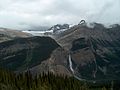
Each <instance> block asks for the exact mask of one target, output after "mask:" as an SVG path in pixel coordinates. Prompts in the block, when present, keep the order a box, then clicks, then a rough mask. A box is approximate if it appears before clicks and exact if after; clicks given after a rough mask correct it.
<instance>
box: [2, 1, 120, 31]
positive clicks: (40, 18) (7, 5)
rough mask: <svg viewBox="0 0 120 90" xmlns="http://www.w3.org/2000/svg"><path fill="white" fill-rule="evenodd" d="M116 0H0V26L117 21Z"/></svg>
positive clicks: (119, 19)
mask: <svg viewBox="0 0 120 90" xmlns="http://www.w3.org/2000/svg"><path fill="white" fill-rule="evenodd" d="M119 9H120V0H0V27H5V28H14V29H27V28H31V27H38V26H50V25H54V24H58V23H59V24H64V23H68V24H77V23H79V21H80V20H81V19H84V20H86V22H98V23H103V24H106V25H107V24H108V25H109V24H115V23H118V24H119V23H120V10H119Z"/></svg>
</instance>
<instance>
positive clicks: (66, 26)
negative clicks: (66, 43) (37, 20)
mask: <svg viewBox="0 0 120 90" xmlns="http://www.w3.org/2000/svg"><path fill="white" fill-rule="evenodd" d="M69 26H70V25H69V24H63V25H61V24H57V25H54V26H52V27H51V28H50V29H49V30H52V31H53V33H54V34H59V33H60V32H63V31H65V30H67V29H69Z"/></svg>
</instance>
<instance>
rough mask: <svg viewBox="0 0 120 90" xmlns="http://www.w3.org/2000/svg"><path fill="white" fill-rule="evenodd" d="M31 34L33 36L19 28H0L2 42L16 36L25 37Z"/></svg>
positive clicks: (0, 40)
mask: <svg viewBox="0 0 120 90" xmlns="http://www.w3.org/2000/svg"><path fill="white" fill-rule="evenodd" d="M31 36H32V35H31V34H28V33H23V32H21V31H19V30H11V29H7V28H0V42H4V41H7V40H12V39H14V38H25V37H31Z"/></svg>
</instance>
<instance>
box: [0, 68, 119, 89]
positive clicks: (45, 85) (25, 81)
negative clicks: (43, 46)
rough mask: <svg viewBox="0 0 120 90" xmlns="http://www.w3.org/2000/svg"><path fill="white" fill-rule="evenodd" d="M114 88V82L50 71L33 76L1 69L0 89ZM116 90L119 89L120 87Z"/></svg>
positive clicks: (28, 73)
mask: <svg viewBox="0 0 120 90" xmlns="http://www.w3.org/2000/svg"><path fill="white" fill-rule="evenodd" d="M118 86H119V85H118ZM112 88H114V82H112V84H105V85H101V84H100V85H97V84H93V83H87V82H82V81H79V80H77V79H75V78H73V77H67V76H64V75H53V74H52V73H49V72H48V73H47V74H45V73H42V74H40V75H38V76H37V75H36V76H34V77H33V76H32V74H31V73H30V71H27V72H26V73H21V74H17V75H16V74H15V73H12V72H10V71H5V70H3V69H0V90H112ZM115 90H119V87H117V89H115Z"/></svg>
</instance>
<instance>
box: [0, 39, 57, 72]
mask: <svg viewBox="0 0 120 90" xmlns="http://www.w3.org/2000/svg"><path fill="white" fill-rule="evenodd" d="M58 47H59V45H58V44H57V43H56V42H55V41H54V40H53V39H51V38H49V37H29V38H17V39H14V40H9V41H6V42H2V43H0V66H1V67H2V68H7V69H9V70H12V71H17V72H18V71H19V72H20V71H25V70H28V69H29V68H31V67H33V66H36V65H38V64H40V63H41V62H42V61H44V60H46V59H47V58H49V57H50V55H51V53H52V52H53V51H54V50H55V49H56V48H58Z"/></svg>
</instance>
